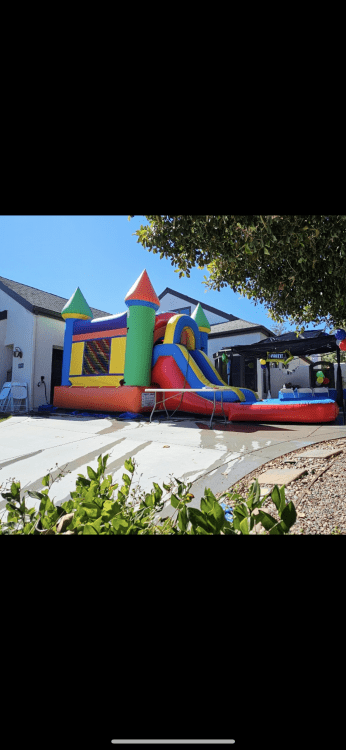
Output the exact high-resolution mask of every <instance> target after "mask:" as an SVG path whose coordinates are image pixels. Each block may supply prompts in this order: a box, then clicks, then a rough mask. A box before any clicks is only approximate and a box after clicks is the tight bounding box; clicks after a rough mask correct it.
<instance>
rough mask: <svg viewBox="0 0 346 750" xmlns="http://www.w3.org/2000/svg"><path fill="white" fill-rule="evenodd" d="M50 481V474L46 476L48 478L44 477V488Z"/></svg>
mask: <svg viewBox="0 0 346 750" xmlns="http://www.w3.org/2000/svg"><path fill="white" fill-rule="evenodd" d="M49 479H50V474H46V476H45V477H43V479H42V484H43V486H47V485H49Z"/></svg>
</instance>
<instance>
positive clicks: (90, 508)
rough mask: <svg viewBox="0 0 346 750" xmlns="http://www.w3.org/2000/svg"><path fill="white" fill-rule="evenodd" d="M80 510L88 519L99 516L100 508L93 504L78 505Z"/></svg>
mask: <svg viewBox="0 0 346 750" xmlns="http://www.w3.org/2000/svg"><path fill="white" fill-rule="evenodd" d="M79 507H80V509H81V510H82V511H83V512H84V513H85V514H86V515H87V516H88V518H98V517H99V516H100V515H101V508H99V507H98V506H97V505H95V503H85V502H83V503H80V505H79Z"/></svg>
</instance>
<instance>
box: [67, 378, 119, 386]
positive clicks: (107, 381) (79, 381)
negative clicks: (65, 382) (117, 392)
mask: <svg viewBox="0 0 346 750" xmlns="http://www.w3.org/2000/svg"><path fill="white" fill-rule="evenodd" d="M123 377H124V375H90V376H85V375H82V376H81V377H79V378H73V377H72V378H71V377H70V378H69V381H70V383H71V384H72V385H79V386H81V387H82V388H83V387H84V388H90V387H91V386H93V387H94V388H95V387H96V388H102V387H103V386H108V387H109V386H113V387H116V388H117V387H118V385H119V383H120V380H122V379H123Z"/></svg>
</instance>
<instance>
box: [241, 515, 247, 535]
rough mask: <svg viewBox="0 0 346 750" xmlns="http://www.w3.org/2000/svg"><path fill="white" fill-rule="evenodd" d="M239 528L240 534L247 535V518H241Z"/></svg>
mask: <svg viewBox="0 0 346 750" xmlns="http://www.w3.org/2000/svg"><path fill="white" fill-rule="evenodd" d="M239 528H240V531H241V532H242V534H249V521H248V519H247V518H243V520H242V521H241V522H240V524H239Z"/></svg>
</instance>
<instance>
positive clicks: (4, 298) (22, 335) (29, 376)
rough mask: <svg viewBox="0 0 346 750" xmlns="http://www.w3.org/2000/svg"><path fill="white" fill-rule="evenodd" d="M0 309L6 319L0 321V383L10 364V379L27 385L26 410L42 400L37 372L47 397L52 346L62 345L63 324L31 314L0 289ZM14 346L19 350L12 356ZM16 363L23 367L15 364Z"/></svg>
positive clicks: (41, 402) (0, 384) (4, 377)
mask: <svg viewBox="0 0 346 750" xmlns="http://www.w3.org/2000/svg"><path fill="white" fill-rule="evenodd" d="M0 310H7V319H5V320H0V386H2V385H3V383H4V382H5V380H6V373H7V371H8V370H9V369H10V368H11V367H12V382H13V381H17V382H26V383H27V384H28V395H29V409H37V407H38V406H40V405H41V404H45V403H46V400H45V393H44V388H43V387H42V386H40V387H39V388H38V387H37V383H38V382H39V381H40V380H41V375H44V378H45V382H46V390H47V400H48V402H49V400H50V381H51V369H52V353H53V346H58V347H63V345H64V333H65V323H64V321H63V320H62V319H61V320H56V319H55V318H45V317H44V316H42V315H34V314H33V313H31V312H30V311H29V310H27V309H26V308H25V307H23V306H22V305H20V304H19V302H17V301H16V300H14V299H13V298H12V297H10V296H9V295H8V294H6V293H5V292H3V291H2V290H0ZM16 346H18V347H19V348H20V349H21V350H22V352H23V356H22V357H13V349H14V348H15V347H16ZM20 364H21V365H24V366H23V367H18V365H20Z"/></svg>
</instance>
